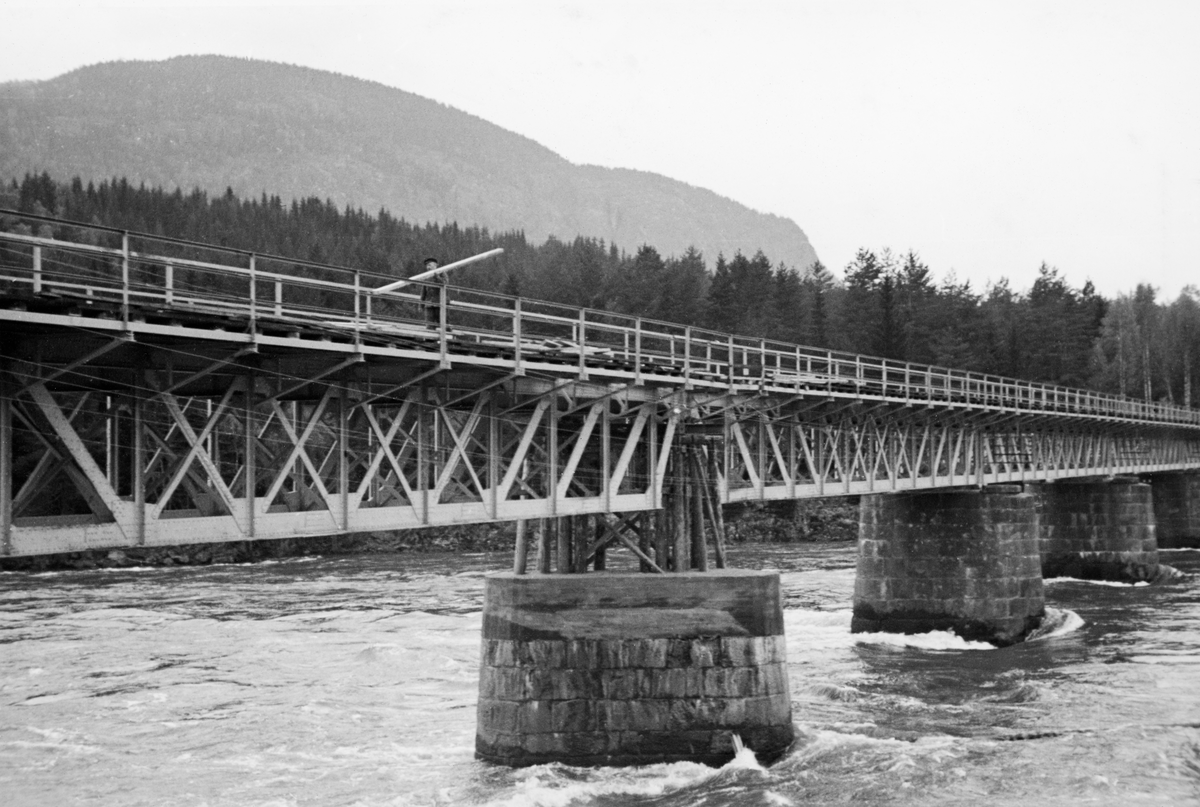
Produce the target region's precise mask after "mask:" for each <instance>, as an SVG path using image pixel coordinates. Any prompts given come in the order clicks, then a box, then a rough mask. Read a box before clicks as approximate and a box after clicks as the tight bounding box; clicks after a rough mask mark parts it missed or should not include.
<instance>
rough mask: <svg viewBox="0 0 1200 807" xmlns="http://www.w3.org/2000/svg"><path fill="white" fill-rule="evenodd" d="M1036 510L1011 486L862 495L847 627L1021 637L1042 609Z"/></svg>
mask: <svg viewBox="0 0 1200 807" xmlns="http://www.w3.org/2000/svg"><path fill="white" fill-rule="evenodd" d="M1037 517H1038V513H1037V500H1036V498H1035V497H1034V496H1032V495H1030V494H1027V493H1022V492H1021V488H1020V486H1018V485H994V486H992V487H990V488H987V489H985V490H984V491H982V492H981V491H978V490H956V491H936V492H928V493H899V494H881V495H875V496H865V497H863V499H862V504H861V510H860V520H859V555H858V573H857V577H856V579H855V584H854V615H853V618H852V620H851V626H850V629H851V631H852V632H854V633H862V632H888V633H924V632H927V631H931V630H951V631H954V632H955V633H956V634H958V635H959V636H962V637H963V638H964V639H969V640H981V641H987V642H991V643H993V644H996V645H1009V644H1013V643H1014V642H1018V641H1020V640H1021V639H1023V638H1024V637H1025V636H1026V635H1027V634H1028V633H1030V632H1031V631H1033V630H1034V629H1035V628H1037V627H1038V625H1039V624H1041V621H1042V617H1043V615H1044V614H1045V597H1044V593H1043V587H1042V572H1041V558H1040V555H1039V552H1038V532H1037Z"/></svg>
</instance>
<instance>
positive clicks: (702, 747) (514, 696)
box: [476, 570, 794, 766]
mask: <svg viewBox="0 0 1200 807" xmlns="http://www.w3.org/2000/svg"><path fill="white" fill-rule="evenodd" d="M764 582H766V583H768V585H763V584H764ZM764 596H765V597H766V599H765V600H763V599H761V598H762V597H764ZM487 598H488V599H487V600H486V602H485V619H484V638H483V645H482V651H481V659H482V664H481V670H480V684H479V717H478V729H477V733H476V755H477V756H478V757H480V758H481V759H485V760H488V761H491V762H498V763H502V764H507V765H534V764H540V763H545V762H562V763H566V764H571V765H581V766H586V765H630V764H638V765H642V764H649V763H653V762H666V761H675V760H692V761H699V762H706V763H709V764H714V765H719V764H723V763H724V762H727V761H728V760H729V759H731V758H732V757H733V755H734V745H733V736H734V735H735V734H736V735H739V736H740V737H741V738H742V740H743V741H744V742H745V744H746V745H747V746H748V747H750V748H752V749H754V750H755V752H756V753H758V755H759V757H760V759H771V758H774V757H776V756H778V755H779V754H781V753H782V752H783V751H784V750H786V748H787V747H788V746H789V745H790V743H791V741H792V739H793V732H794V729H793V726H792V719H791V698H790V696H789V693H788V679H787V665H786V647H785V643H784V637H783V629H782V609H781V607H780V601H779V591H778V575H777V574H774V573H763V572H745V571H732V570H725V571H722V572H715V573H714V572H709V573H707V574H679V575H667V576H659V575H630V574H626V575H620V574H612V573H597V574H589V575H586V576H584V575H572V576H562V575H559V576H555V575H527V576H514V575H507V574H504V575H493V576H489V580H488V590H487ZM588 613H590V614H593V615H594V618H593V619H587V618H583V619H580V618H579V617H581V616H584V615H586V614H588Z"/></svg>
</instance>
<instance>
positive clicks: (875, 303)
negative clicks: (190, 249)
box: [0, 173, 1200, 406]
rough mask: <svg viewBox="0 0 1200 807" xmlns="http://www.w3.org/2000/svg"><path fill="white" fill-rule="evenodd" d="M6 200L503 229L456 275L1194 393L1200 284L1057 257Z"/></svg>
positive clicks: (436, 238) (343, 254)
mask: <svg viewBox="0 0 1200 807" xmlns="http://www.w3.org/2000/svg"><path fill="white" fill-rule="evenodd" d="M0 206H3V207H15V208H17V209H18V210H20V211H22V212H27V213H41V214H46V215H54V216H59V217H62V218H65V219H71V220H75V221H81V222H85V223H90V224H99V225H105V226H110V227H117V228H121V229H127V230H136V231H140V232H146V233H151V234H155V235H162V236H168V237H172V238H181V239H187V240H191V241H199V242H205V243H213V244H218V245H221V246H227V247H232V248H236V249H242V250H247V251H253V252H258V253H270V254H275V255H286V256H290V257H295V258H300V259H305V260H309V261H313V262H317V263H329V264H334V265H339V266H346V267H354V268H358V269H362V270H364V271H369V272H374V273H378V274H381V275H390V276H395V277H407V276H409V275H412V274H415V273H416V272H418V271H420V270H421V265H422V262H423V260H424V259H425V258H426V257H431V256H432V257H437V258H438V259H439V260H441V261H443V262H447V261H451V260H457V259H459V258H463V257H467V256H469V255H473V254H477V253H480V252H483V251H486V250H489V249H493V248H495V247H503V248H504V250H505V251H504V254H503V255H502V256H500V258H499V259H498V260H496V261H491V262H489V263H488V264H487V266H486V267H482V266H472V267H467V268H465V269H463V270H462V271H461V272H458V273H456V274H455V277H454V281H453V282H454V283H455V284H457V285H463V286H469V287H473V288H479V289H483V290H487V291H495V292H503V293H507V294H513V295H521V296H525V297H533V298H538V299H543V300H548V301H551V302H557V303H563V304H566V305H574V306H586V307H590V308H598V309H604V310H610V311H616V312H620V313H623V314H630V315H635V316H642V317H646V318H650V319H657V320H665V321H669V322H677V323H682V324H687V325H694V326H701V327H706V328H711V329H714V330H720V331H728V332H732V333H737V334H742V335H746V336H758V337H764V338H769V339H776V340H780V341H784V342H795V343H799V344H804V345H810V346H814V347H820V348H826V349H833V350H843V351H849V352H854V353H866V354H871V355H875V356H881V357H884V358H888V359H893V360H896V361H908V362H914V363H921V364H933V365H939V366H945V367H954V368H957V369H962V370H971V371H975V372H981V373H990V374H995V375H1005V376H1010V377H1016V378H1022V379H1026V380H1030V381H1039V382H1047V383H1054V384H1063V385H1067V386H1075V387H1087V388H1092V389H1097V390H1100V391H1104V392H1113V393H1119V394H1124V395H1128V396H1131V397H1135V398H1141V399H1145V400H1155V401H1168V402H1172V403H1177V404H1183V405H1185V406H1193V405H1195V404H1196V400H1195V395H1194V392H1193V388H1194V384H1195V380H1196V379H1197V378H1198V377H1200V289H1198V288H1197V287H1196V286H1189V287H1187V288H1185V289H1184V291H1183V292H1182V293H1181V294H1180V295H1179V297H1178V298H1177V299H1175V300H1172V301H1160V300H1158V299H1157V295H1156V291H1155V289H1154V288H1153V287H1152V286H1149V285H1147V284H1139V285H1137V286H1136V288H1135V289H1134V290H1133V291H1131V292H1129V293H1128V294H1120V295H1118V296H1117V297H1115V298H1113V299H1107V298H1105V297H1103V296H1101V295H1100V294H1098V293H1097V292H1096V290H1095V289H1094V287H1093V286H1092V284H1091V283H1090V282H1087V283H1085V284H1084V285H1083V286H1081V287H1078V288H1075V287H1073V286H1072V285H1071V284H1070V283H1069V282H1068V281H1067V280H1066V279H1065V278H1064V277H1063V276H1062V275H1061V274H1060V273H1059V271H1058V270H1057V269H1055V268H1054V267H1051V266H1048V265H1046V264H1044V263H1043V264H1042V266H1041V267H1040V269H1039V270H1038V276H1037V279H1036V280H1035V281H1034V283H1033V285H1032V287H1030V288H1029V289H1027V290H1023V291H1018V290H1015V289H1013V288H1012V286H1011V285H1010V283H1009V282H1008V281H1007V280H1001V281H999V282H997V283H992V284H989V285H988V286H987V287H986V288H983V289H975V288H973V287H972V285H971V283H970V282H969V281H961V282H960V281H959V280H957V278H956V277H955V275H954V273H953V272H951V273H949V274H948V275H946V276H945V277H943V278H942V279H941V280H940V281H939V280H938V279H937V278H935V276H934V274H933V271H932V270H931V269H930V267H929V266H928V265H927V264H925V263H924V261H922V259H921V257H920V255H919V254H918V253H917V252H915V251H912V250H910V251H908V252H907V253H904V254H902V255H899V254H895V253H893V252H892V251H890V250H887V249H885V250H882V251H879V252H875V251H872V250H867V249H862V250H859V251H858V253H857V254H856V255H855V256H854V259H853V260H852V261H851V262H850V263H849V264H847V266H845V267H844V269H843V271H842V274H841V276H840V277H839V276H837V275H835V274H834V272H832V271H831V270H830V269H828V268H827V267H825V266H824V265H822V264H821V263H820V262H816V263H814V264H812V265H811V266H807V267H792V266H788V265H785V264H784V263H773V262H772V261H771V260H770V259H769V258H768V257H767V256H766V255H764V254H763V253H762V252H761V251H759V252H757V253H755V254H754V255H750V256H748V255H745V254H742V253H740V252H739V253H736V254H734V255H733V256H725V255H718V256H716V260H715V262H714V263H713V265H712V270H711V271H709V264H708V262H707V259H706V256H704V255H702V254H701V253H700V252H698V251H697V250H696V249H694V248H692V249H688V250H687V251H685V252H684V254H683V255H680V256H663V255H661V254H660V253H659V252H658V250H657V249H655V248H654V247H653V246H652V245H649V244H646V245H642V246H640V247H638V248H637V250H636V251H635V252H634V253H633V254H629V253H627V252H626V251H624V250H622V249H620V248H618V246H617V245H616V244H606V243H605V241H604V240H603V239H597V238H590V237H586V236H579V237H576V238H575V239H574V240H571V241H566V240H560V239H557V238H550V239H549V240H547V241H546V242H544V243H542V244H533V243H530V242H529V240H528V239H527V238H526V237H525V234H524V233H523V232H521V231H505V232H490V231H489V230H488V229H487V228H486V227H478V226H460V225H458V224H457V223H448V224H436V223H425V224H417V223H414V222H409V221H406V220H405V219H403V218H397V217H395V216H393V215H392V214H390V213H389V212H388V211H387V210H380V211H379V212H378V213H375V214H371V213H368V212H366V211H363V210H361V209H354V208H349V207H347V208H345V209H339V208H338V207H337V206H336V205H334V204H333V203H332V202H330V201H328V200H326V201H322V200H320V199H318V198H316V197H309V198H306V199H298V200H292V201H291V202H290V203H285V202H284V201H283V200H282V199H280V197H278V196H269V195H267V194H265V193H264V194H262V196H261V197H259V198H247V199H243V198H240V197H238V196H237V195H236V194H234V193H233V191H232V190H229V189H227V190H226V192H225V193H224V194H222V195H217V196H210V195H209V194H207V193H206V192H204V191H202V190H199V189H197V190H193V191H191V192H190V193H186V194H185V193H184V192H183V191H182V190H179V189H176V190H174V191H167V190H164V189H162V188H147V187H145V186H144V185H138V186H136V187H135V186H134V185H132V184H131V183H129V182H128V181H127V180H126V179H124V178H113V179H108V180H103V181H100V182H98V183H97V182H88V183H86V185H85V184H84V182H83V181H82V180H81V179H80V178H78V177H76V178H75V179H73V180H71V181H70V182H58V181H55V180H54V179H53V178H52V177H50V176H49V175H48V174H46V173H42V174H27V175H26V176H25V177H24V179H23V180H21V181H18V180H16V179H13V180H12V181H11V183H10V184H9V185H8V187H7V188H5V187H2V186H0Z"/></svg>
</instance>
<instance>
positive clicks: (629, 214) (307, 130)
mask: <svg viewBox="0 0 1200 807" xmlns="http://www.w3.org/2000/svg"><path fill="white" fill-rule="evenodd" d="M43 170H45V171H49V172H50V173H51V174H52V175H54V176H57V177H69V176H73V175H79V176H81V177H83V178H84V179H85V180H86V179H91V178H105V177H113V176H124V177H127V178H128V179H129V180H130V181H131V182H134V183H138V182H145V183H146V184H148V185H151V186H154V185H161V186H163V187H166V188H174V187H176V186H180V187H183V188H184V189H185V190H188V189H191V188H192V187H201V188H203V189H205V190H208V191H210V192H214V193H220V192H223V191H224V190H225V188H226V187H232V188H233V190H234V191H235V192H236V193H238V194H239V195H243V196H257V195H258V194H260V193H262V192H264V191H265V192H267V193H269V194H278V195H280V196H281V197H283V198H284V199H285V200H286V199H289V198H297V197H299V198H303V197H308V196H317V197H320V198H321V199H326V198H328V199H332V200H333V201H334V202H336V203H337V204H338V205H339V206H345V205H352V206H354V207H362V208H363V209H365V210H368V211H375V210H378V209H379V208H380V207H386V208H387V209H388V210H389V211H390V212H391V213H392V214H393V215H395V216H399V217H403V218H406V219H408V220H410V221H414V222H425V221H438V222H440V221H458V222H459V223H462V224H477V225H481V226H486V227H489V228H491V229H493V230H523V231H524V232H525V234H526V235H527V236H528V237H529V238H531V239H533V240H535V241H541V240H543V239H545V238H546V237H548V236H550V235H554V236H558V237H559V238H563V239H571V238H574V237H575V236H576V235H586V236H592V237H598V238H603V239H605V240H607V241H609V242H610V243H615V244H617V245H618V246H620V247H621V248H622V249H625V250H629V251H632V250H634V249H636V248H637V247H638V246H640V245H641V244H643V243H649V244H652V245H653V246H655V247H657V248H658V249H659V251H660V252H662V253H663V254H668V255H669V254H679V253H682V252H683V251H684V250H685V249H686V248H687V247H688V246H690V245H695V246H696V247H698V248H700V249H701V250H702V251H703V252H704V255H705V258H706V260H707V262H708V263H709V265H710V266H711V265H712V263H713V261H715V259H716V256H717V253H718V252H724V253H725V254H726V256H732V254H733V253H734V252H735V251H737V250H741V251H742V252H745V253H747V254H752V253H753V252H754V251H755V250H758V249H762V250H763V251H764V252H765V253H766V254H767V255H768V256H769V257H770V258H771V259H772V260H773V261H776V262H778V261H783V262H785V263H787V264H789V265H792V266H795V267H797V268H804V267H806V266H808V265H809V264H810V263H812V262H813V261H814V260H816V253H815V252H814V250H813V248H812V246H811V245H810V244H809V242H808V238H807V237H806V236H805V235H804V233H803V231H802V230H801V229H800V228H799V227H798V226H797V225H796V224H795V223H794V222H792V221H790V220H788V219H784V218H782V217H779V216H773V215H767V214H763V213H758V212H755V211H753V210H750V209H749V208H747V207H745V206H743V205H740V204H738V203H736V202H734V201H732V200H730V199H726V198H724V197H721V196H718V195H717V194H715V193H712V192H711V191H707V190H704V189H701V188H696V187H693V186H690V185H687V184H685V183H682V182H678V181H675V180H671V179H668V178H666V177H662V176H659V175H656V174H650V173H646V172H640V171H630V170H624V169H607V168H600V167H597V166H579V165H574V164H572V163H570V162H568V161H567V160H565V159H563V158H562V157H559V156H558V155H557V154H555V153H554V152H552V151H550V150H549V149H547V148H545V147H543V146H541V145H539V144H537V143H535V142H534V141H532V140H530V139H528V138H526V137H522V136H520V135H517V134H514V133H512V132H509V131H506V130H504V129H502V128H500V127H498V126H495V125H493V124H491V123H488V122H487V121H484V120H482V119H480V118H478V117H475V116H473V115H470V114H467V113H465V112H461V111H459V110H456V109H453V108H451V107H447V106H445V105H443V104H440V103H437V102H436V101H431V100H429V99H426V98H421V97H420V96H417V95H413V94H412V93H408V92H404V91H402V90H397V89H393V88H390V87H386V86H384V85H382V84H377V83H374V82H368V81H362V80H360V79H355V78H350V77H347V76H342V75H338V74H335V73H328V72H323V71H319V70H312V69H309V68H303V67H295V66H290V65H283V64H275V63H269V62H259V61H251V60H246V59H234V58H229V57H223V56H187V57H178V58H174V59H169V60H166V61H162V62H112V63H107V64H98V65H93V66H90V67H85V68H81V69H79V70H75V71H72V72H70V73H67V74H65V75H63V76H59V77H58V78H55V79H51V80H49V81H41V82H10V83H7V84H0V178H3V179H4V180H7V179H9V178H12V177H17V178H20V177H21V176H23V175H24V174H25V173H26V172H30V171H35V172H40V171H43Z"/></svg>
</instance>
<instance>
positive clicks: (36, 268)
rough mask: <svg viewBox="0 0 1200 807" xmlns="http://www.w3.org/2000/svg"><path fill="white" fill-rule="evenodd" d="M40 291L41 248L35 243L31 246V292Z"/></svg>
mask: <svg viewBox="0 0 1200 807" xmlns="http://www.w3.org/2000/svg"><path fill="white" fill-rule="evenodd" d="M41 292H42V248H41V246H40V245H35V246H34V248H33V293H34V294H41Z"/></svg>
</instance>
